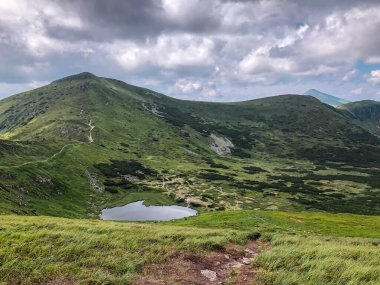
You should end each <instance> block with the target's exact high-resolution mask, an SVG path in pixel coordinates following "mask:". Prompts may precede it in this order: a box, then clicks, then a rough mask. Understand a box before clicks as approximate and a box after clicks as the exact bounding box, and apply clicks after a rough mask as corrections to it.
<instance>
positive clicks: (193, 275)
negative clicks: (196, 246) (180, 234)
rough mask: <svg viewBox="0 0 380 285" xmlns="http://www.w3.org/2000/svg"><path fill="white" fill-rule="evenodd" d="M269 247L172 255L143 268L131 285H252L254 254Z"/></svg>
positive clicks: (253, 243)
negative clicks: (201, 254)
mask: <svg viewBox="0 0 380 285" xmlns="http://www.w3.org/2000/svg"><path fill="white" fill-rule="evenodd" d="M268 248H269V246H268V245H267V244H265V243H263V242H260V241H250V242H248V243H247V244H246V245H236V244H233V245H228V246H227V247H226V249H225V250H223V251H211V252H208V253H207V254H206V255H203V256H199V255H196V254H193V253H191V252H175V253H173V254H172V255H171V257H170V258H169V260H168V261H167V262H165V263H161V264H152V265H149V266H147V267H145V268H144V270H143V272H142V274H141V275H140V276H139V277H138V278H137V279H136V280H135V282H134V283H133V284H135V285H171V284H173V285H174V284H182V285H201V284H202V285H204V284H235V285H242V284H255V278H256V272H255V269H254V267H253V263H254V262H255V259H256V257H257V256H258V254H259V253H260V252H261V251H263V250H265V249H268Z"/></svg>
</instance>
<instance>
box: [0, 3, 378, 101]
mask: <svg viewBox="0 0 380 285" xmlns="http://www.w3.org/2000/svg"><path fill="white" fill-rule="evenodd" d="M0 13H1V15H2V16H1V18H0V58H1V59H2V64H1V65H0V78H2V81H3V82H4V83H6V84H10V85H13V84H19V85H20V86H24V88H27V86H28V85H27V84H28V83H29V82H32V81H36V82H44V81H49V80H54V79H57V78H59V77H62V76H65V75H68V74H72V73H77V72H81V71H86V70H88V71H91V72H93V73H95V74H99V75H105V76H108V77H116V78H119V79H121V80H126V81H128V82H130V83H134V84H147V86H146V87H149V86H151V87H152V88H155V89H156V90H157V91H160V92H164V93H167V94H168V95H172V96H178V97H181V98H183V97H186V98H200V99H206V98H210V100H219V99H221V98H223V100H228V101H231V100H234V98H239V99H241V96H242V95H241V94H244V96H245V98H247V99H248V98H253V97H259V96H262V95H263V94H264V93H265V94H268V93H269V90H271V92H274V93H276V92H277V90H286V91H289V92H291V90H290V87H291V86H297V88H296V89H295V91H294V92H298V90H299V89H301V86H304V89H305V90H307V89H309V88H319V87H320V86H321V87H325V86H330V88H329V89H330V90H332V92H334V91H335V93H339V94H347V96H351V95H349V94H352V93H351V90H355V89H358V87H357V86H363V87H362V88H364V89H363V90H366V92H367V91H368V94H376V92H375V91H374V89H373V88H375V86H374V84H377V83H378V79H377V78H378V77H377V75H376V74H375V75H373V74H370V75H368V74H367V73H368V68H369V67H366V68H363V69H361V67H360V66H358V62H361V63H363V65H369V66H371V65H375V64H379V63H380V50H379V48H378V47H379V46H380V37H378V36H377V33H378V31H379V30H380V3H379V2H378V1H372V0H363V1H354V0H347V1H335V2H331V1H327V0H322V1H311V0H304V1H301V0H284V1H280V0H257V1H244V0H241V1H239V0H209V1H202V0H187V1H171V0H161V1H159V0H146V1H139V0H129V1H124V0H113V1H103V0H93V1H87V0H76V1H74V0H63V1H48V0H35V1H31V0H19V1H3V2H1V1H0ZM371 68H372V69H375V68H377V67H376V66H373V67H371ZM365 74H367V77H365ZM192 84H195V86H197V84H199V85H200V87H199V88H198V89H196V88H195V89H194V88H193V87H189V86H193V85H192ZM280 86H286V88H282V87H280ZM371 88H372V89H371ZM186 90H190V91H191V92H190V91H189V92H186ZM261 90H264V91H265V92H261ZM301 93H303V92H301ZM363 96H366V95H365V94H363Z"/></svg>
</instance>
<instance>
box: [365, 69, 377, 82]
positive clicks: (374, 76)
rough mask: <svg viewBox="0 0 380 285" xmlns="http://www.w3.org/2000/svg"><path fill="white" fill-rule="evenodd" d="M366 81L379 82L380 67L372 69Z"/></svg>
mask: <svg viewBox="0 0 380 285" xmlns="http://www.w3.org/2000/svg"><path fill="white" fill-rule="evenodd" d="M368 82H372V83H375V84H377V83H380V69H376V70H372V71H371V75H370V77H369V78H368Z"/></svg>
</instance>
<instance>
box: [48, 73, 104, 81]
mask: <svg viewBox="0 0 380 285" xmlns="http://www.w3.org/2000/svg"><path fill="white" fill-rule="evenodd" d="M96 78H98V77H97V76H96V75H94V74H92V73H90V72H81V73H78V74H74V75H70V76H66V77H63V78H61V79H58V80H55V81H53V83H57V82H66V81H73V80H86V79H96Z"/></svg>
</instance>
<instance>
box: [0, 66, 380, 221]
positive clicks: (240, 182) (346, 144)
mask: <svg viewBox="0 0 380 285" xmlns="http://www.w3.org/2000/svg"><path fill="white" fill-rule="evenodd" d="M362 105H363V107H365V106H367V104H362ZM370 105H371V106H372V104H370ZM355 106H356V107H357V108H355V109H354V108H352V107H350V106H348V107H350V108H349V109H350V111H344V110H341V109H335V108H333V107H331V106H328V105H327V104H324V103H321V102H320V101H319V100H318V99H316V98H313V97H311V96H302V95H295V94H293V95H292V94H287V95H279V96H273V97H268V98H262V99H255V100H250V101H244V102H234V103H215V102H214V103H212V102H197V101H185V100H179V99H174V98H171V97H168V96H165V95H164V94H160V93H157V92H155V91H153V90H149V89H146V88H141V87H138V86H133V85H130V84H127V83H124V82H122V81H119V80H115V79H109V78H103V77H97V76H95V75H93V74H90V73H81V74H76V75H72V76H68V77H65V78H62V79H59V80H56V81H54V82H52V83H51V84H49V85H46V86H43V87H40V88H38V89H34V90H31V91H27V92H24V93H21V94H18V95H14V96H11V97H8V98H6V99H4V100H0V158H1V159H0V197H1V199H0V214H6V213H18V214H35V215H54V216H65V217H89V216H90V217H98V216H99V213H100V210H102V209H104V208H109V207H111V206H120V205H125V204H126V203H129V202H133V201H140V200H144V201H146V203H148V204H166V205H167V204H181V205H186V206H187V205H189V206H192V207H197V208H199V209H200V210H202V211H215V210H223V209H282V210H309V209H314V210H323V211H329V212H351V213H362V214H379V213H380V205H379V202H378V201H380V180H379V179H378V177H379V173H380V172H379V171H380V170H377V169H380V138H379V137H378V136H376V135H374V128H377V125H374V124H375V123H376V122H377V121H376V119H377V118H378V117H377V110H378V109H377V107H376V108H375V107H370V108H368V110H367V107H366V108H362V107H361V106H359V105H356V104H355ZM358 107H360V108H358ZM353 113H354V114H356V115H355V116H354V115H353ZM360 118H361V119H363V120H367V118H368V119H371V122H373V123H371V125H368V124H361V121H359V120H360ZM359 123H360V124H359ZM370 127H371V129H370ZM347 167H349V168H350V172H349V173H348V172H347V173H345V174H343V173H342V171H346V170H345V169H347ZM324 170H328V174H326V172H324ZM354 171H355V172H354ZM350 173H361V175H358V176H356V175H351V174H350Z"/></svg>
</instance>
